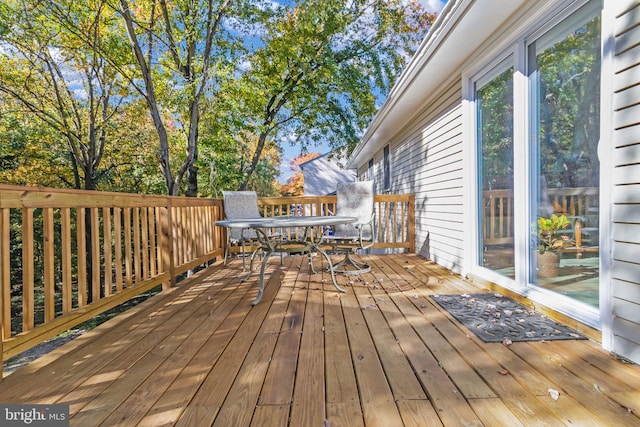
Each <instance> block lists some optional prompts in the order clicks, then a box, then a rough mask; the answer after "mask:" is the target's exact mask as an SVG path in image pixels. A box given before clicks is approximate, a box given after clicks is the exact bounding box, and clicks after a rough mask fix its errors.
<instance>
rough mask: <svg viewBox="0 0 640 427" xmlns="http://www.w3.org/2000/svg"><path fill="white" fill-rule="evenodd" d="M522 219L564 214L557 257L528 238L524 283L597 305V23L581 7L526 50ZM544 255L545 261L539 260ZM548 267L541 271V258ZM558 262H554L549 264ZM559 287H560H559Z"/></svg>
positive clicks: (589, 10)
mask: <svg viewBox="0 0 640 427" xmlns="http://www.w3.org/2000/svg"><path fill="white" fill-rule="evenodd" d="M527 56H528V66H527V73H528V76H529V83H530V100H531V105H530V117H531V119H530V128H531V153H532V155H531V159H530V161H531V168H530V169H531V177H530V183H531V194H530V206H531V212H530V218H531V225H532V227H536V226H537V223H538V219H539V218H547V217H549V216H550V215H552V214H555V215H557V216H561V215H564V216H566V217H567V219H568V221H569V225H568V226H567V227H566V228H563V229H562V230H561V233H562V234H563V236H562V237H563V238H564V241H560V242H558V245H561V246H562V247H563V248H562V251H546V250H545V247H544V245H543V244H542V241H541V240H540V239H539V238H538V239H531V240H532V243H531V248H530V252H531V253H532V254H533V255H535V256H533V255H532V256H531V257H530V260H529V262H530V269H529V271H530V277H529V280H530V282H531V283H533V284H536V285H538V286H541V287H544V288H548V289H553V290H555V291H556V292H560V293H562V294H565V295H567V296H570V297H572V298H575V299H578V300H580V301H582V302H584V303H586V304H589V305H593V306H597V305H598V276H599V271H598V267H599V258H598V257H599V253H598V246H599V231H598V223H599V208H598V201H599V194H600V192H599V182H600V163H599V160H598V153H597V146H598V142H599V139H600V69H601V67H600V18H599V15H598V10H597V9H596V8H594V7H591V8H584V9H582V10H580V11H578V12H577V13H575V14H574V15H572V16H571V17H569V18H568V19H566V20H565V21H564V22H562V23H560V24H559V25H557V26H556V27H555V28H554V29H552V30H551V31H549V32H548V33H546V34H544V35H543V36H541V37H540V38H538V39H537V40H535V41H533V42H532V43H530V44H529V46H528V52H527ZM545 254H546V255H545ZM552 256H553V259H554V264H553V267H552V268H551V269H547V267H546V261H544V259H545V258H547V257H552ZM558 261H559V264H557V262H558ZM560 285H562V286H560Z"/></svg>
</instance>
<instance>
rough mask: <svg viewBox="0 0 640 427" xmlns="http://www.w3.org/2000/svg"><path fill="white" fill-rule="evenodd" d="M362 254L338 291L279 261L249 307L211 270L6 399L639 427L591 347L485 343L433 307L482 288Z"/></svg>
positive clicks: (165, 410)
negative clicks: (368, 269)
mask: <svg viewBox="0 0 640 427" xmlns="http://www.w3.org/2000/svg"><path fill="white" fill-rule="evenodd" d="M365 258H366V259H367V260H368V262H370V263H371V264H372V265H373V272H372V273H371V274H367V275H362V276H360V277H344V276H342V277H340V278H339V280H340V283H341V284H343V285H344V286H345V287H347V293H345V294H338V292H336V291H335V289H334V288H333V286H332V285H331V283H330V280H329V279H328V278H327V275H326V273H325V274H324V275H323V274H316V275H309V272H308V269H307V266H306V263H305V261H304V258H302V257H286V258H285V265H284V266H283V267H281V266H280V265H279V259H278V258H277V257H273V259H272V260H271V261H270V264H269V267H268V276H267V277H268V283H267V285H266V289H265V295H264V297H263V299H262V302H261V303H260V304H258V305H257V306H255V307H251V305H250V302H251V301H252V300H253V298H254V297H255V294H256V286H255V285H256V277H254V278H253V279H252V280H249V281H245V282H242V281H241V280H240V279H241V277H243V273H242V267H241V263H240V262H239V261H233V262H232V263H231V264H230V265H228V266H226V267H225V266H221V265H217V266H214V267H210V268H209V269H207V270H204V271H201V272H200V273H198V274H197V275H195V276H193V277H192V278H190V279H188V280H187V281H185V282H183V283H182V284H181V285H180V286H179V287H177V288H174V289H172V290H170V291H168V292H165V293H163V294H160V295H158V296H156V297H153V298H151V299H149V300H147V301H146V302H145V303H143V304H141V305H139V306H137V307H135V308H134V309H132V310H130V311H129V312H127V313H125V314H122V315H119V316H118V317H116V318H114V319H112V320H111V321H109V322H107V323H105V324H103V325H101V326H99V327H98V328H97V329H94V330H92V331H90V332H88V333H87V334H85V335H83V336H81V337H80V338H77V339H76V340H74V341H72V342H70V343H68V344H66V345H65V346H63V347H61V348H59V349H57V350H55V351H54V352H52V353H50V354H48V355H46V356H44V357H43V358H41V359H39V360H37V361H35V362H32V363H31V364H30V365H27V366H25V367H23V368H21V369H19V370H18V371H16V372H14V373H13V374H11V375H10V376H8V377H7V378H5V380H4V381H3V382H2V383H0V402H2V403H32V404H34V403H46V404H52V403H65V404H69V405H70V411H71V416H72V418H71V425H76V426H83V427H84V426H94V425H104V426H114V425H118V426H119V425H140V426H153V427H157V426H164V425H179V426H198V427H200V426H205V425H215V426H234V427H237V426H248V425H254V426H275V427H277V426H294V427H301V426H302V427H307V426H318V427H320V426H331V427H336V426H384V427H389V426H401V425H405V426H420V427H424V426H432V425H433V426H439V425H447V426H479V425H485V426H517V425H550V426H558V425H571V426H611V425H615V426H632V425H633V426H638V425H640V418H639V416H640V368H639V367H638V366H637V365H633V364H627V363H623V362H621V361H619V360H617V359H615V358H614V357H612V356H611V355H609V354H607V352H605V351H603V350H602V349H601V348H600V345H599V344H598V343H595V342H591V341H553V342H533V343H514V344H512V345H510V346H505V345H502V344H485V343H483V342H481V341H480V340H479V339H478V338H476V337H475V335H473V334H472V333H470V332H469V331H468V330H466V329H465V328H464V327H463V326H461V325H460V324H459V323H458V322H457V321H455V320H454V319H452V318H451V317H450V316H449V315H448V314H447V313H446V312H443V311H442V310H441V309H440V308H439V306H437V305H436V304H435V303H434V302H433V301H432V300H431V298H429V295H431V294H434V293H437V294H444V293H463V292H466V293H471V292H478V291H480V290H479V289H478V288H476V287H475V286H473V285H472V284H470V283H468V282H466V281H464V280H460V279H459V278H457V277H456V276H454V275H452V274H450V273H449V272H447V271H446V270H444V269H442V268H441V267H438V266H436V265H435V264H433V263H431V262H429V261H426V260H424V259H421V258H419V257H417V256H415V255H382V256H367V257H365ZM316 262H318V263H319V260H317V261H316ZM350 280H352V281H353V283H351V284H350V283H349V281H350ZM549 389H553V390H557V391H558V392H559V393H560V395H559V398H558V399H557V400H554V399H553V398H552V397H551V395H550V393H549Z"/></svg>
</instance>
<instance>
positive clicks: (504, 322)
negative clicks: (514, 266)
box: [431, 293, 587, 342]
mask: <svg viewBox="0 0 640 427" xmlns="http://www.w3.org/2000/svg"><path fill="white" fill-rule="evenodd" d="M431 298H433V299H434V300H435V301H436V302H437V303H438V304H440V306H442V308H444V309H445V310H447V311H448V312H449V313H451V315H453V317H455V318H456V319H458V321H460V322H461V323H462V324H463V325H465V326H466V327H467V328H469V330H471V331H473V332H474V333H475V334H476V335H477V336H478V337H479V338H480V339H482V341H484V342H508V340H511V341H512V342H516V341H544V340H546V341H551V340H579V339H587V338H586V337H585V336H584V335H582V334H579V333H578V332H576V331H574V330H573V329H570V328H568V327H566V326H563V325H561V324H559V323H557V322H555V321H553V320H551V319H549V318H548V317H545V316H543V315H541V314H539V313H536V312H535V311H533V310H531V309H529V308H527V307H525V306H523V305H521V304H519V303H517V302H515V301H514V300H512V299H510V298H508V297H505V296H503V295H500V294H493V293H484V294H471V295H466V294H462V295H432V296H431Z"/></svg>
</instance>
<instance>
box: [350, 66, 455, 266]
mask: <svg viewBox="0 0 640 427" xmlns="http://www.w3.org/2000/svg"><path fill="white" fill-rule="evenodd" d="M461 93H462V89H461V80H460V78H459V77H458V78H456V79H455V80H454V81H452V82H450V83H449V84H448V85H446V87H445V88H444V89H443V90H442V91H441V93H440V94H439V95H437V96H435V97H434V98H432V100H431V102H429V104H428V106H426V107H425V108H424V109H423V111H422V112H421V113H420V114H419V115H418V116H417V118H416V120H415V121H413V122H412V123H411V126H410V127H409V128H407V129H405V130H404V131H403V132H402V133H401V134H399V135H398V136H397V138H396V140H394V141H390V142H389V145H390V148H391V192H393V193H413V194H415V196H416V248H417V250H418V252H419V253H420V254H421V255H422V256H424V257H427V258H429V259H432V260H433V261H435V262H437V263H439V264H441V265H443V266H445V267H447V268H449V269H451V270H452V271H455V272H461V268H462V263H463V261H464V259H463V252H464V251H463V232H462V229H463V227H462V220H463V215H464V211H463V201H462V199H463V194H462V191H463V190H462V186H463V182H462V175H463V174H462V163H463V157H462V130H461V127H462V112H461ZM374 167H375V173H374V176H373V179H374V181H375V183H376V192H379V190H380V189H381V188H382V185H383V155H382V150H380V151H379V152H376V154H375V156H374ZM358 176H359V177H360V179H371V177H370V176H369V174H368V165H367V164H366V163H365V164H363V165H361V167H360V168H359V170H358Z"/></svg>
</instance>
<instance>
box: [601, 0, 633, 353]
mask: <svg viewBox="0 0 640 427" xmlns="http://www.w3.org/2000/svg"><path fill="white" fill-rule="evenodd" d="M606 5H607V6H608V7H611V8H613V11H612V13H611V16H612V18H613V19H614V24H613V35H612V37H613V40H611V41H612V42H613V46H614V47H613V51H612V55H613V61H612V62H613V70H612V71H613V79H612V82H613V83H612V84H613V88H612V90H613V100H612V103H613V108H612V111H613V117H612V121H613V126H612V128H613V132H612V133H613V138H612V139H613V153H612V166H613V171H614V172H613V182H612V205H611V206H612V220H613V221H612V235H613V241H612V255H613V256H612V269H611V284H612V287H611V293H612V325H611V326H612V328H611V329H612V331H613V351H614V352H616V353H618V354H620V355H623V356H625V357H628V358H630V359H632V360H635V361H640V255H639V254H640V26H639V25H638V22H640V1H638V0H635V1H631V0H615V1H609V2H607V3H606Z"/></svg>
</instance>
